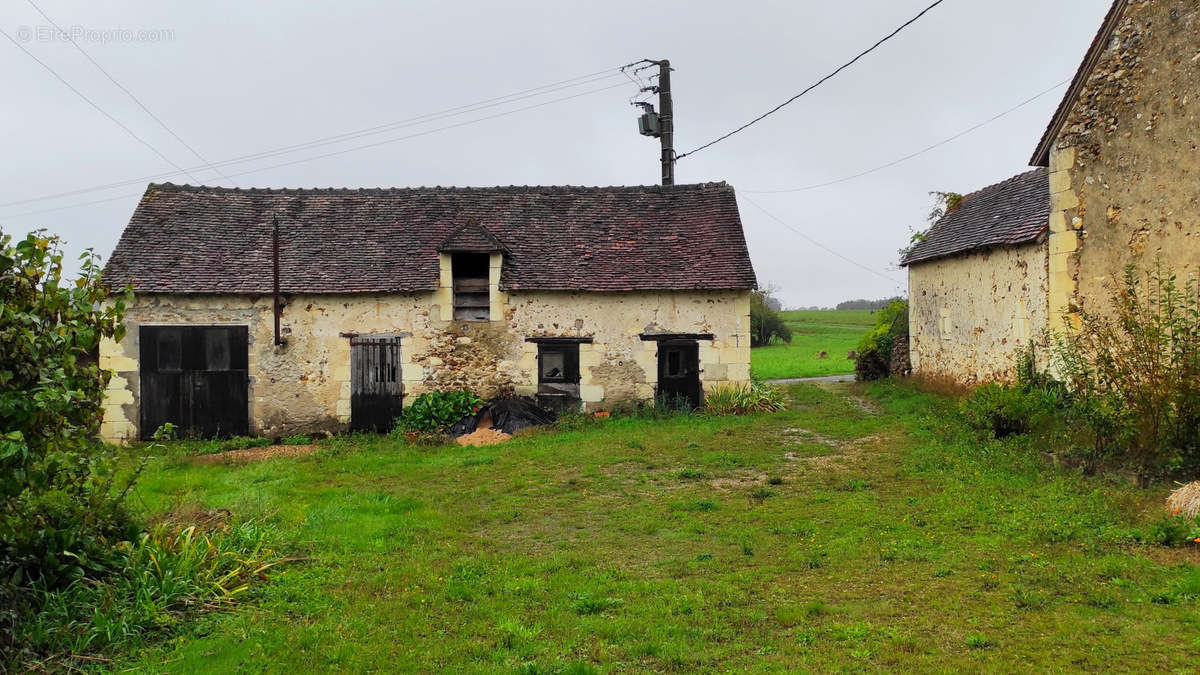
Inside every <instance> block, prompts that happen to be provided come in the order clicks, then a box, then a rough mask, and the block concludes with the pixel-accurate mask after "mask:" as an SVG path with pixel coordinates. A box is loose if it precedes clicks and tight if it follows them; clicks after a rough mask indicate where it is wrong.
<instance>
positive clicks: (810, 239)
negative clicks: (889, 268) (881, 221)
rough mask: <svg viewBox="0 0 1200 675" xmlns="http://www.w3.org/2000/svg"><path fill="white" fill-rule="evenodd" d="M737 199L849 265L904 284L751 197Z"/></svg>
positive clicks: (742, 196) (741, 196)
mask: <svg viewBox="0 0 1200 675" xmlns="http://www.w3.org/2000/svg"><path fill="white" fill-rule="evenodd" d="M738 199H739V200H745V201H746V203H748V204H750V205H751V206H753V207H754V208H756V209H758V210H759V211H762V212H763V213H764V214H765V215H766V216H767V217H768V218H770V219H771V220H774V221H775V222H777V223H779V224H780V225H782V226H784V227H785V228H787V229H789V230H791V231H792V232H794V233H796V234H798V235H800V236H801V237H803V238H804V239H806V240H807V241H808V242H809V243H810V244H812V245H813V246H816V247H817V248H819V249H821V250H823V251H825V252H826V253H829V254H831V255H834V256H837V257H838V258H841V259H842V260H845V261H846V262H848V263H850V264H851V265H854V266H855V267H858V268H861V269H863V270H865V271H867V272H870V273H871V274H874V275H875V276H877V277H880V278H882V279H887V280H888V281H890V282H892V283H894V284H898V285H901V286H903V285H904V284H903V282H901V281H900V280H899V279H894V278H892V277H889V276H888V275H886V274H884V273H883V272H880V271H878V270H876V269H874V268H871V267H868V266H866V265H864V264H862V263H860V262H858V261H857V260H852V259H850V258H847V257H846V256H844V255H842V254H841V253H838V252H837V251H835V250H833V249H831V248H829V247H828V246H826V245H824V244H822V243H821V242H819V241H817V240H816V239H813V238H812V237H810V236H808V235H807V234H805V233H803V232H801V231H800V230H797V229H796V228H794V227H792V226H791V225H789V224H788V223H787V222H786V221H784V220H783V219H782V218H780V217H779V216H776V215H775V214H773V213H771V212H770V211H768V210H766V209H764V208H763V207H762V206H760V205H759V204H758V202H755V201H754V200H753V199H750V198H749V197H747V196H745V195H742V194H739V195H738Z"/></svg>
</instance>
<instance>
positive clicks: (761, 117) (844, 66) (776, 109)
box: [675, 0, 946, 161]
mask: <svg viewBox="0 0 1200 675" xmlns="http://www.w3.org/2000/svg"><path fill="white" fill-rule="evenodd" d="M945 1H946V0H937V2H934V3H933V4H932V5H930V6H928V7H926V8H925V9H923V10H921V12H920V13H919V14H917V15H916V16H914V17H913V18H911V19H909V20H908V21H905V22H904V23H903V24H902V25H901V26H900V27H899V28H897V29H896V30H894V31H892V32H891V33H890V34H888V35H887V36H886V37H884V38H883V39H881V40H880V41H879V42H876V43H875V44H874V45H871V47H869V48H868V49H866V50H864V51H862V52H861V53H859V55H858V56H855V57H854V58H853V59H850V60H849V61H847V62H846V63H844V64H842V65H841V66H839V67H838V68H837V70H834V71H833V72H832V73H830V74H828V75H826V76H825V77H822V78H821V79H820V80H817V82H816V83H815V84H813V85H811V86H809V87H808V88H807V89H805V90H804V91H802V92H800V93H799V94H796V95H795V96H793V97H791V98H789V99H788V100H786V101H784V102H783V103H780V104H779V105H777V106H775V107H774V108H771V109H770V110H768V111H767V112H765V113H763V114H761V115H759V116H758V117H755V118H754V119H752V120H750V121H749V122H746V123H745V124H743V125H742V126H740V127H738V128H736V129H734V130H733V131H730V132H729V133H727V134H725V135H724V136H719V137H717V138H715V139H713V140H711V141H709V142H707V143H705V144H704V145H701V146H700V147H698V148H696V149H695V150H692V151H690V152H685V153H683V154H682V155H678V156H676V157H675V159H676V161H678V160H681V159H683V158H684V157H687V156H688V155H694V154H696V153H697V152H700V151H701V150H703V149H705V148H708V147H711V146H713V145H716V144H717V143H720V142H721V141H723V140H725V139H726V138H729V137H730V136H732V135H734V134H736V133H738V132H740V131H743V130H745V129H747V128H749V127H750V126H752V125H754V124H757V123H758V122H761V121H762V120H764V119H766V118H767V117H769V116H771V115H773V114H775V113H777V112H779V111H780V110H782V109H783V108H784V107H785V106H787V105H789V104H791V103H792V102H793V101H795V100H796V99H799V98H800V97H802V96H804V95H805V94H807V93H808V92H810V91H812V90H813V89H816V88H817V87H819V86H821V85H822V84H825V83H826V82H828V81H829V80H832V79H833V78H834V77H836V76H837V75H838V74H839V73H841V72H842V71H843V70H845V69H847V68H849V67H850V66H852V65H854V64H855V63H857V62H858V61H859V60H860V59H862V58H863V57H864V56H866V55H867V54H870V53H871V52H873V51H875V50H876V49H878V48H879V47H880V46H881V45H883V43H885V42H887V41H888V40H891V39H892V38H894V37H896V36H897V35H899V34H900V32H901V31H903V30H904V29H905V28H908V27H909V26H911V25H913V24H914V23H916V22H917V21H919V20H920V19H921V17H923V16H925V15H926V14H928V13H929V12H930V11H932V10H933V8H934V7H937V6H938V5H940V4H942V3H943V2H945Z"/></svg>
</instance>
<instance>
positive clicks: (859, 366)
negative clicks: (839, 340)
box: [854, 300, 908, 381]
mask: <svg viewBox="0 0 1200 675" xmlns="http://www.w3.org/2000/svg"><path fill="white" fill-rule="evenodd" d="M907 335H908V302H907V301H905V300H896V301H894V302H892V304H890V305H888V306H887V307H885V308H884V309H881V310H879V314H878V316H876V317H875V325H874V326H873V327H872V328H871V330H869V331H867V334H866V335H864V336H863V338H862V340H860V341H859V343H858V349H857V350H856V351H857V358H856V359H855V361H854V373H855V375H856V376H857V377H858V379H859V380H861V381H867V380H880V379H883V378H885V377H887V376H888V375H889V374H890V372H891V363H892V344H893V343H895V341H896V339H897V338H903V337H906V336H907Z"/></svg>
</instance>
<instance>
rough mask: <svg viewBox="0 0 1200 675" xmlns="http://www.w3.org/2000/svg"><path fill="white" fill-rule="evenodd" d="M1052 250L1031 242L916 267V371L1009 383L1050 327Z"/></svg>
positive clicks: (912, 326)
mask: <svg viewBox="0 0 1200 675" xmlns="http://www.w3.org/2000/svg"><path fill="white" fill-rule="evenodd" d="M1046 265H1047V263H1046V246H1045V244H1044V243H1043V244H1030V245H1026V246H1019V247H1012V248H998V249H991V250H987V251H982V252H978V253H971V254H968V255H959V256H954V257H949V258H942V259H940V260H934V261H930V262H926V263H919V264H914V265H912V266H911V267H909V272H908V279H909V289H908V293H909V295H908V297H909V334H910V354H911V358H912V368H913V374H914V375H916V376H918V377H930V378H951V379H953V380H956V381H958V382H960V383H963V384H974V383H978V382H985V381H992V380H998V381H1009V380H1012V379H1013V378H1014V377H1015V374H1016V369H1015V367H1016V362H1017V361H1016V359H1017V356H1018V354H1019V353H1020V352H1021V351H1022V350H1023V349H1025V348H1027V347H1028V346H1029V345H1030V342H1031V341H1033V340H1037V339H1038V338H1039V337H1040V336H1041V334H1042V332H1043V330H1044V329H1045V328H1046V325H1047V312H1046V309H1047V305H1046Z"/></svg>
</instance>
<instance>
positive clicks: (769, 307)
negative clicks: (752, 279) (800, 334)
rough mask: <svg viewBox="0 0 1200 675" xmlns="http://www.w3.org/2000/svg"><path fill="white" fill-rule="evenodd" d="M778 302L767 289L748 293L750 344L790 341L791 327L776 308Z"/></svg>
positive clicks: (757, 345)
mask: <svg viewBox="0 0 1200 675" xmlns="http://www.w3.org/2000/svg"><path fill="white" fill-rule="evenodd" d="M776 307H778V303H777V302H775V301H774V300H773V298H771V292H770V291H769V290H765V289H760V290H757V291H753V292H751V293H750V346H751V347H762V346H764V345H769V344H771V341H772V340H780V341H782V342H791V341H792V329H791V328H790V327H789V326H788V325H787V322H785V321H784V320H783V317H782V316H780V314H779V310H777V309H776Z"/></svg>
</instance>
